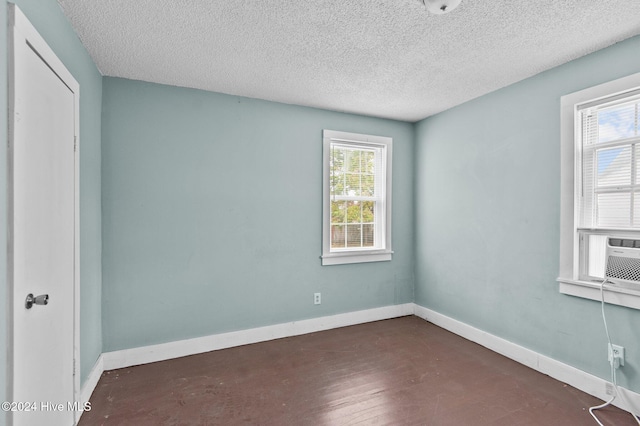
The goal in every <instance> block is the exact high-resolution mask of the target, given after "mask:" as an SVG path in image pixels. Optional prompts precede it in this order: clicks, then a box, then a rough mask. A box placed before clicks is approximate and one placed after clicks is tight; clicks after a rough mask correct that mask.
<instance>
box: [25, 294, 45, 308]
mask: <svg viewBox="0 0 640 426" xmlns="http://www.w3.org/2000/svg"><path fill="white" fill-rule="evenodd" d="M48 303H49V295H48V294H41V295H40V296H36V297H33V293H29V294H27V299H26V300H25V301H24V307H25V308H27V309H31V307H32V306H33V305H46V304H48Z"/></svg>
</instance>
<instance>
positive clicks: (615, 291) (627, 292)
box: [557, 278, 640, 309]
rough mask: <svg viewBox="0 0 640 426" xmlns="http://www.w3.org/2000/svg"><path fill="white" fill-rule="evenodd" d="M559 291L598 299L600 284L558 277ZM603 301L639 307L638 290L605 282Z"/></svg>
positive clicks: (628, 306) (639, 293) (639, 292)
mask: <svg viewBox="0 0 640 426" xmlns="http://www.w3.org/2000/svg"><path fill="white" fill-rule="evenodd" d="M557 281H558V283H560V293H562V294H567V295H569V296H576V297H582V298H585V299H591V300H597V301H600V300H601V299H600V284H599V283H591V282H588V281H578V280H572V279H566V278H558V280H557ZM604 301H605V302H606V303H610V304H613V305H620V306H626V307H627V308H633V309H640V291H635V290H631V289H628V288H622V287H614V286H613V285H612V284H607V285H605V287H604Z"/></svg>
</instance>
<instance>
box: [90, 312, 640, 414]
mask: <svg viewBox="0 0 640 426" xmlns="http://www.w3.org/2000/svg"><path fill="white" fill-rule="evenodd" d="M599 403H601V401H600V400H598V399H596V398H594V397H592V396H590V395H587V394H585V393H583V392H580V391H578V390H577V389H575V388H572V387H571V386H568V385H565V384H563V383H561V382H558V381H556V380H554V379H552V378H550V377H548V376H545V375H543V374H540V373H538V372H536V371H534V370H531V369H529V368H527V367H525V366H523V365H521V364H518V363H516V362H514V361H511V360H509V359H507V358H505V357H503V356H501V355H498V354H496V353H494V352H492V351H490V350H488V349H485V348H483V347H482V346H479V345H477V344H475V343H472V342H470V341H467V340H465V339H463V338H461V337H459V336H456V335H454V334H452V333H450V332H448V331H445V330H443V329H441V328H439V327H437V326H435V325H433V324H430V323H428V322H426V321H424V320H422V319H420V318H418V317H414V316H409V317H404V318H397V319H392V320H387V321H378V322H374V323H369V324H362V325H356V326H352V327H345V328H340V329H335V330H329V331H323V332H319V333H313V334H307V335H303V336H297V337H290V338H286V339H279V340H274V341H270V342H264V343H257V344H253V345H247V346H241V347H237V348H230V349H225V350H220V351H215V352H208V353H205V354H200V355H193V356H189V357H184V358H178V359H174V360H169V361H163V362H157V363H153V364H147V365H141V366H137V367H130V368H123V369H120V370H114V371H108V372H105V373H104V374H103V376H102V378H101V379H100V382H99V383H98V386H97V387H96V389H95V391H94V393H93V396H92V397H91V404H92V410H91V411H89V412H85V413H84V415H83V416H82V419H81V421H80V425H82V426H87V425H239V424H243V425H443V426H444V425H473V426H482V425H562V426H567V425H596V423H595V422H594V421H593V419H592V418H591V416H590V415H589V412H588V407H590V406H592V405H597V404H599ZM598 416H599V418H600V419H601V421H602V422H603V423H604V424H605V425H630V426H633V425H635V426H637V424H636V423H635V422H634V420H633V419H632V418H631V415H630V414H629V413H626V412H624V411H622V410H619V409H618V408H615V407H608V408H606V409H604V410H601V411H598Z"/></svg>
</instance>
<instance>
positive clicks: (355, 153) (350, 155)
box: [346, 149, 360, 173]
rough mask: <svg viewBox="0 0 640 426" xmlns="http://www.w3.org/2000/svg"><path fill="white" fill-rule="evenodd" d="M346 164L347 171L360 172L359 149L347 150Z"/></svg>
mask: <svg viewBox="0 0 640 426" xmlns="http://www.w3.org/2000/svg"><path fill="white" fill-rule="evenodd" d="M346 166H347V171H348V172H356V173H360V151H359V150H352V149H350V150H347V156H346Z"/></svg>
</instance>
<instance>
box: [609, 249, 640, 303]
mask: <svg viewBox="0 0 640 426" xmlns="http://www.w3.org/2000/svg"><path fill="white" fill-rule="evenodd" d="M606 256H607V267H606V271H605V277H606V278H607V279H608V281H609V282H610V283H612V284H615V285H617V286H619V287H625V288H629V289H632V290H637V291H640V239H638V240H636V239H630V238H615V237H609V238H607V254H606Z"/></svg>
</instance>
